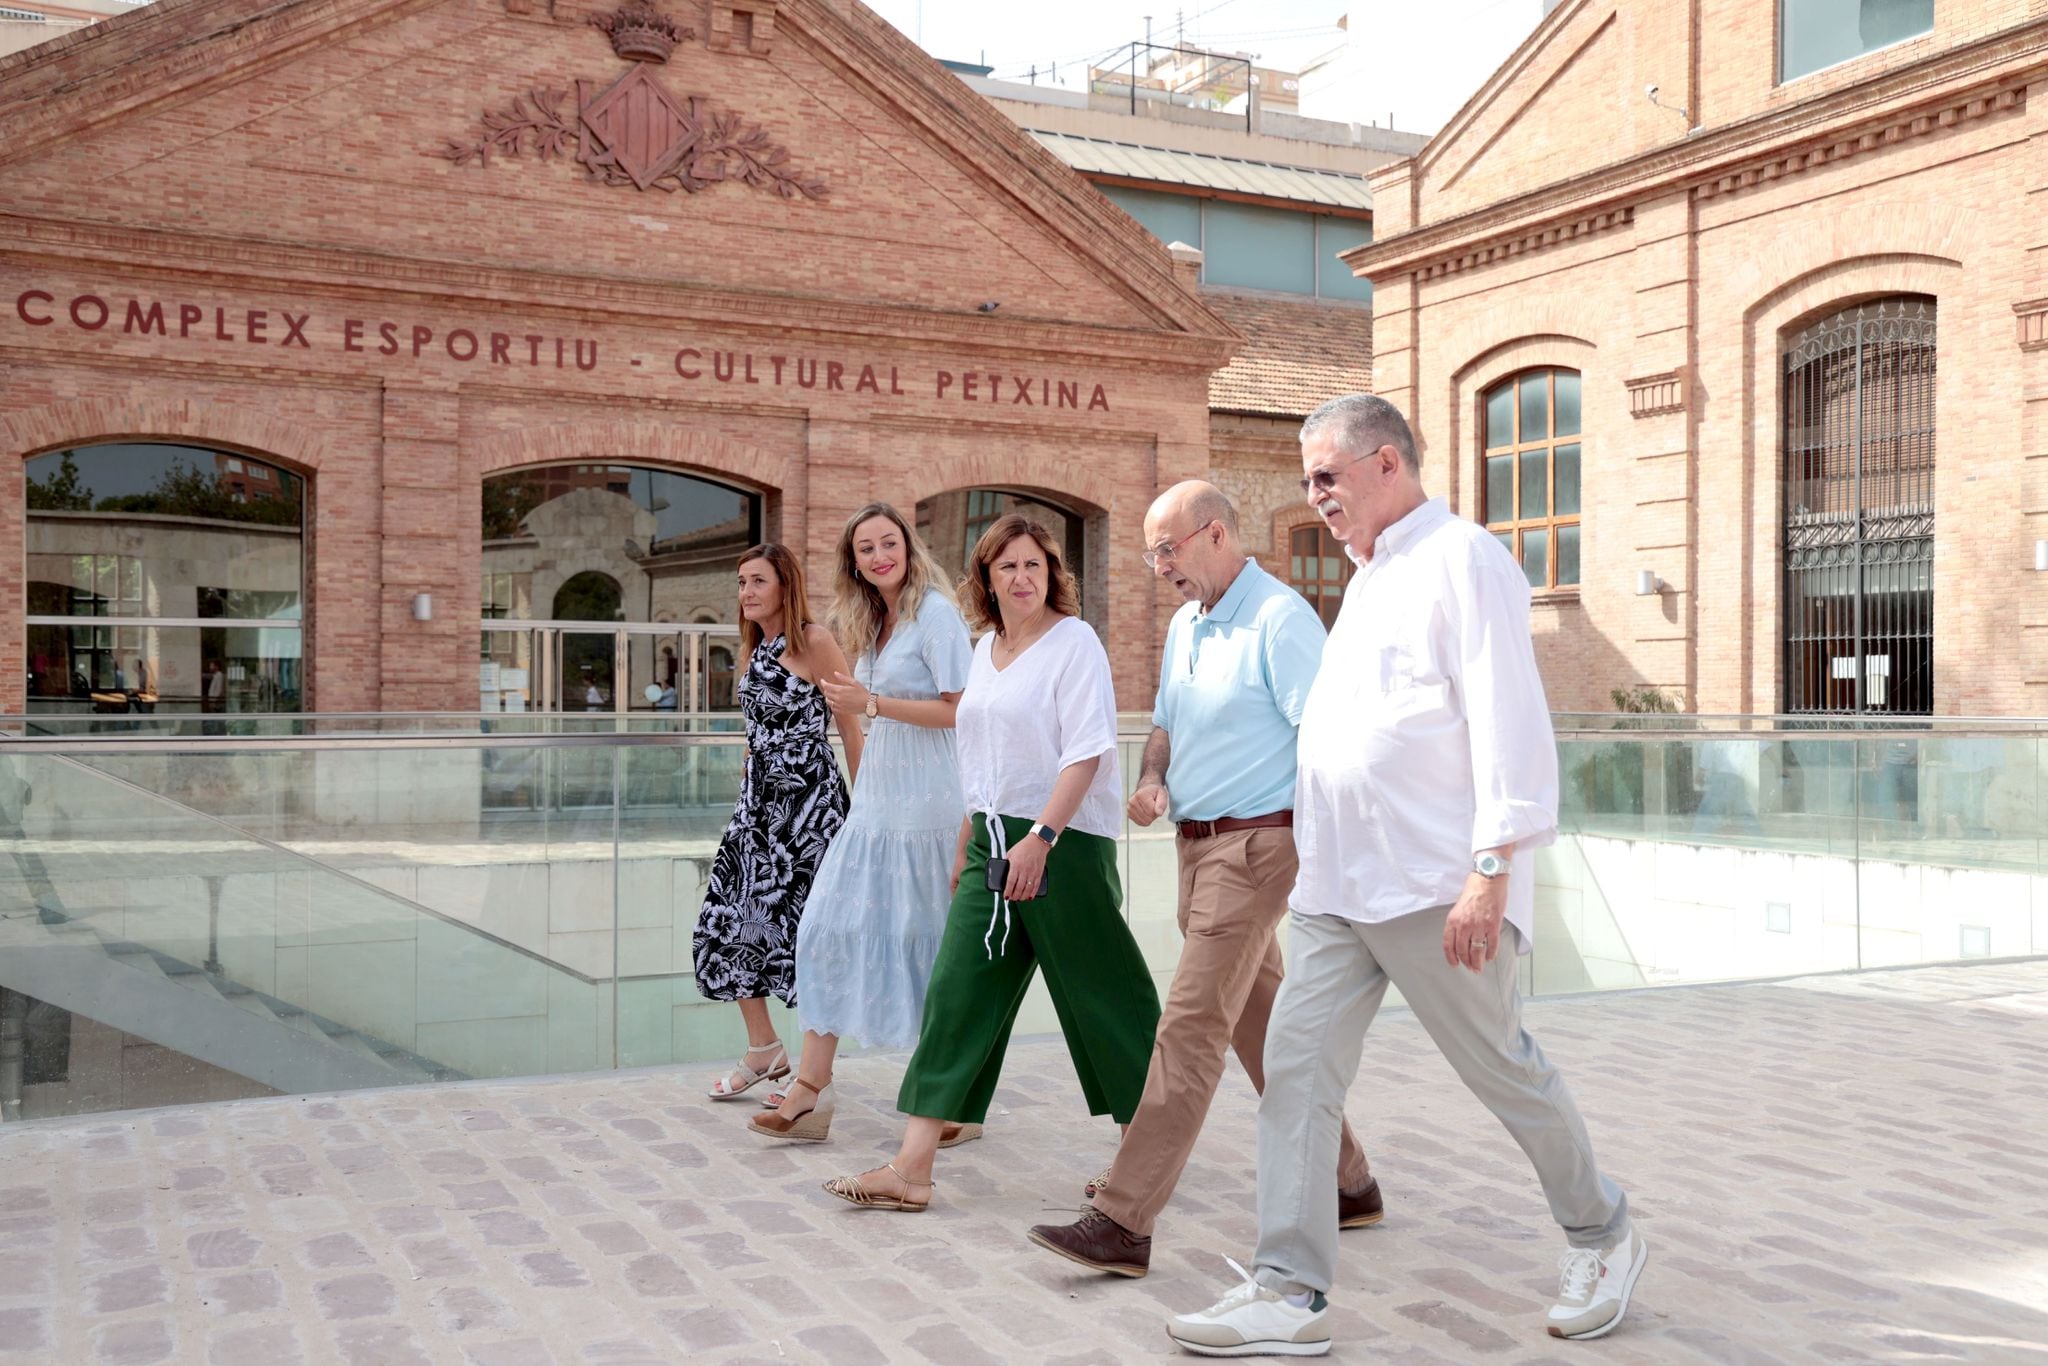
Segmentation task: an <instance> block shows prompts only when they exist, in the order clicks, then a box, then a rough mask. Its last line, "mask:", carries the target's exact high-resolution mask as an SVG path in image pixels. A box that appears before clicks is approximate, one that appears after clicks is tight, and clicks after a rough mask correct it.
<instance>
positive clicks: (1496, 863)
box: [1472, 849, 1508, 878]
mask: <svg viewBox="0 0 2048 1366" xmlns="http://www.w3.org/2000/svg"><path fill="white" fill-rule="evenodd" d="M1507 870H1508V861H1507V860H1506V859H1504V858H1502V857H1501V856H1500V855H1499V854H1496V853H1494V852H1493V851H1492V850H1491V849H1489V850H1487V851H1486V852H1485V853H1483V854H1474V855H1473V856H1472V871H1473V872H1475V873H1477V874H1479V876H1481V877H1486V878H1494V877H1499V876H1500V875H1501V874H1503V873H1505V872H1507Z"/></svg>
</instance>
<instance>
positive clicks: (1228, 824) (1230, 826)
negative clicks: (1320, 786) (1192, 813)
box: [1180, 811, 1294, 840]
mask: <svg viewBox="0 0 2048 1366" xmlns="http://www.w3.org/2000/svg"><path fill="white" fill-rule="evenodd" d="M1292 824H1294V813H1293V812H1292V811H1273V812H1269V813H1267V814H1266V815H1263V816H1225V817H1223V818H1222V819H1221V820H1214V821H1182V822H1181V823H1180V833H1181V838H1183V839H1191V840H1205V839H1208V838H1209V837H1210V836H1211V835H1227V834H1229V833H1230V832H1231V831H1233V830H1270V829H1272V828H1273V827H1274V826H1277V825H1292Z"/></svg>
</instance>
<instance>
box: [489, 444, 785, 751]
mask: <svg viewBox="0 0 2048 1366" xmlns="http://www.w3.org/2000/svg"><path fill="white" fill-rule="evenodd" d="M482 500H483V502H482V513H483V566H482V570H483V585H482V588H483V591H482V605H483V618H484V620H483V632H482V644H483V650H482V668H481V671H480V676H479V678H478V684H479V689H478V691H479V701H480V705H481V706H482V708H483V709H484V710H485V711H499V710H526V709H529V708H539V709H544V710H568V711H676V710H684V709H688V708H691V707H693V706H695V707H702V706H707V705H708V706H716V705H717V702H718V698H717V697H716V696H715V695H714V696H710V697H707V696H706V691H705V688H704V686H703V679H704V677H705V676H706V674H707V671H708V670H709V667H710V664H711V661H709V660H707V659H706V658H705V655H704V651H705V648H706V645H705V642H706V640H707V639H708V638H709V636H710V635H713V634H726V633H730V631H731V629H732V627H733V625H734V624H735V623H736V621H737V612H738V607H737V601H736V598H737V589H736V588H735V581H734V571H735V569H736V568H737V566H738V563H739V557H740V554H741V552H743V551H744V550H746V548H747V547H748V546H750V545H753V544H755V543H756V542H758V541H759V540H761V538H762V514H763V506H762V499H761V496H760V495H759V494H755V493H749V492H747V491H745V490H743V489H736V488H732V487H730V486H728V485H725V484H720V483H715V482H713V481H711V480H708V479H700V478H696V477H694V476H692V475H687V474H682V473H678V472H677V471H674V470H663V469H648V468H643V467H640V466H635V465H616V464H610V463H596V462H592V463H577V464H567V465H548V466H543V467H541V468H537V469H526V470H514V471H511V472H509V473H506V474H501V475H495V476H493V477H491V478H489V479H486V480H484V482H483V488H482ZM812 591H813V594H814V601H815V594H816V589H815V587H814V588H813V590H812ZM519 623H535V624H534V625H530V626H524V627H522V626H520V625H519ZM586 623H587V625H586ZM707 624H708V625H710V626H712V627H714V628H715V629H714V630H713V631H711V632H706V631H705V629H704V627H705V626H706V625H707ZM727 672H728V673H730V667H729V666H728V669H727ZM727 691H728V692H729V691H730V689H727ZM714 692H715V690H714Z"/></svg>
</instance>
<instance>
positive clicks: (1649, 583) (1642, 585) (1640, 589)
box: [1636, 542, 2048, 598]
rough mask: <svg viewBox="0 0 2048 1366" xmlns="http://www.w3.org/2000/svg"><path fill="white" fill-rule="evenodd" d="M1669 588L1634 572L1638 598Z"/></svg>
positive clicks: (1648, 572) (1645, 572)
mask: <svg viewBox="0 0 2048 1366" xmlns="http://www.w3.org/2000/svg"><path fill="white" fill-rule="evenodd" d="M2044 544H2048V542H2044ZM1670 586H1671V585H1669V584H1667V583H1665V582H1664V580H1662V579H1660V578H1658V577H1657V571H1656V570H1654V569H1638V570H1637V571H1636V596H1637V597H1639V598H1653V597H1656V596H1657V595H1658V594H1659V593H1661V592H1663V591H1664V590H1665V589H1666V588H1669V587H1670Z"/></svg>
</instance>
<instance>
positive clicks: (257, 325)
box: [242, 308, 270, 346]
mask: <svg viewBox="0 0 2048 1366" xmlns="http://www.w3.org/2000/svg"><path fill="white" fill-rule="evenodd" d="M269 330H270V315H269V314H268V313H266V312H264V311H263V310H262V309H260V308H252V309H250V310H249V316H248V317H246V318H244V319H243V320H242V331H243V333H244V334H245V335H244V337H243V340H244V341H246V342H248V343H249V345H251V346H261V345H263V334H264V333H266V332H268V331H269Z"/></svg>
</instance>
